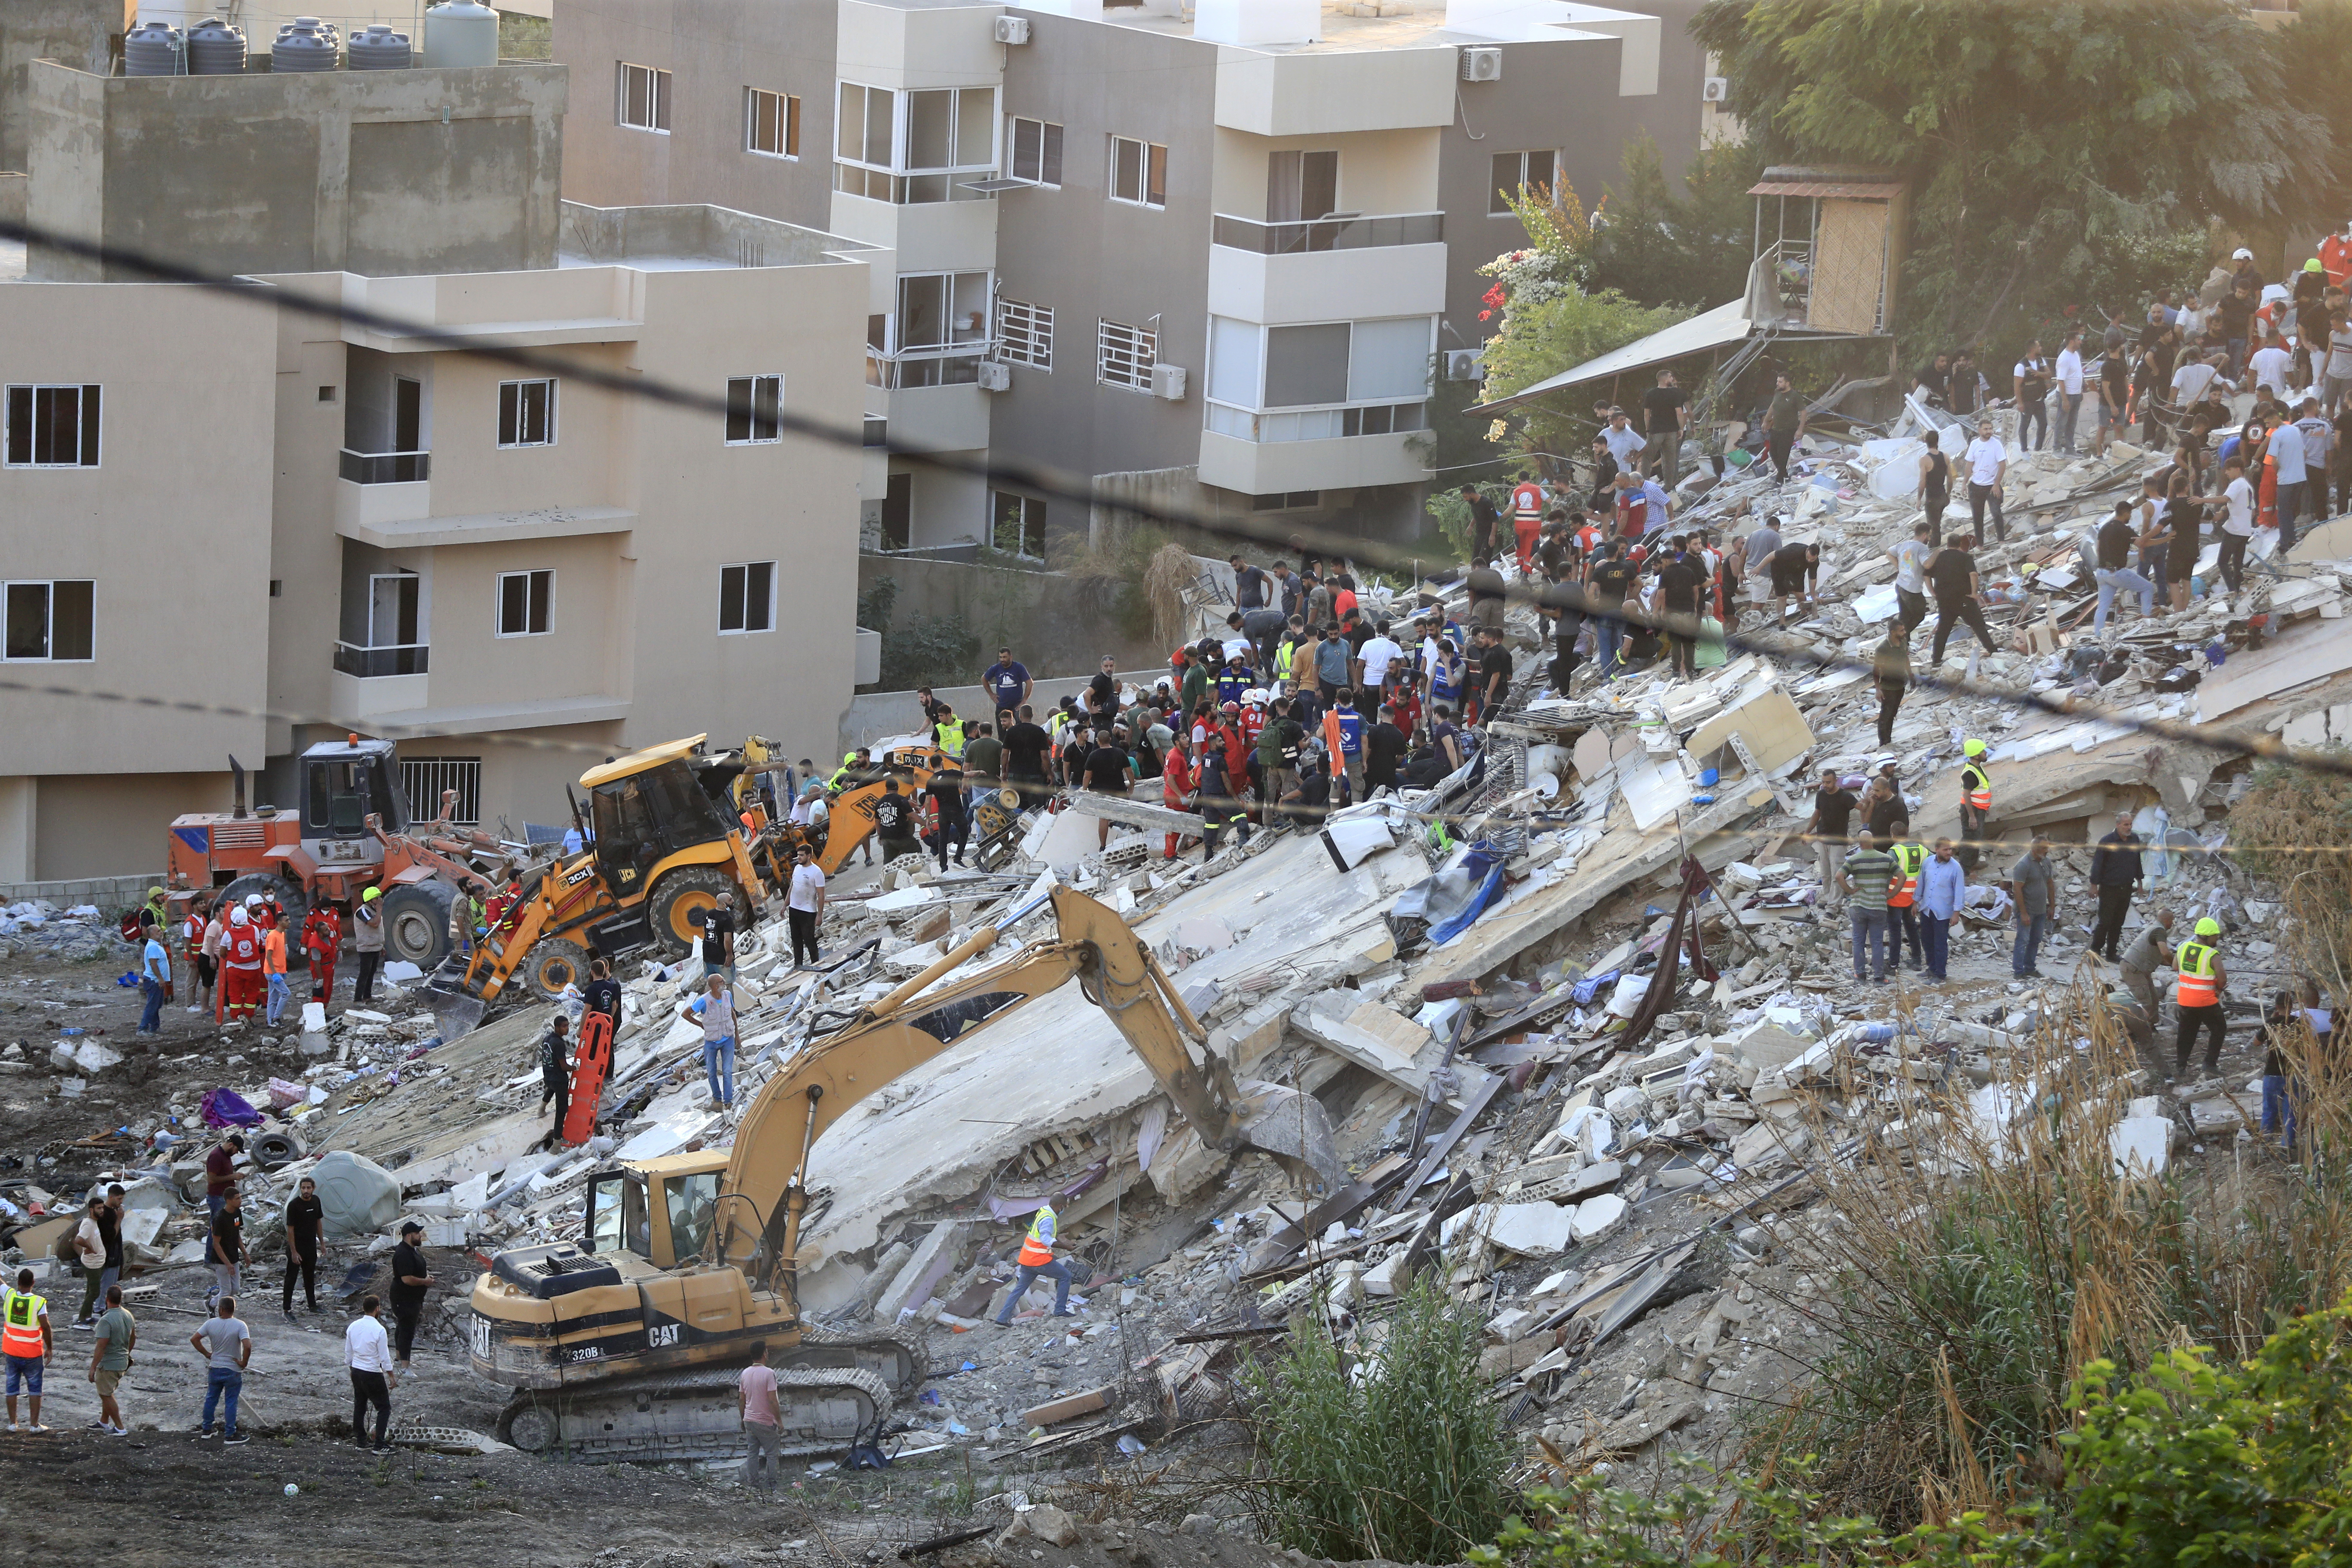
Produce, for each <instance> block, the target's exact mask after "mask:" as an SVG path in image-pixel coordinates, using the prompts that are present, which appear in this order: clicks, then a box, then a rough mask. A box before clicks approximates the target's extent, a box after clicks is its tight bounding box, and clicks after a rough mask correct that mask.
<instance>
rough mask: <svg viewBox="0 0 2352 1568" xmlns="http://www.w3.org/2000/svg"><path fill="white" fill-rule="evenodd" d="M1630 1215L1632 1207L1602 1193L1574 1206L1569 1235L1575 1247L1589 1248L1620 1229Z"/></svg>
mask: <svg viewBox="0 0 2352 1568" xmlns="http://www.w3.org/2000/svg"><path fill="white" fill-rule="evenodd" d="M1632 1213H1633V1209H1632V1206H1631V1205H1628V1204H1627V1203H1626V1202H1625V1200H1624V1199H1623V1198H1621V1197H1619V1196H1618V1195H1617V1194H1614V1193H1603V1194H1601V1195H1600V1196H1599V1197H1596V1198H1587V1199H1585V1200H1584V1201H1583V1202H1582V1203H1580V1204H1579V1205H1576V1217H1575V1219H1574V1220H1573V1221H1571V1222H1570V1226H1569V1233H1570V1236H1571V1237H1573V1238H1574V1240H1575V1242H1576V1245H1577V1246H1579V1247H1590V1246H1591V1245H1592V1244H1593V1243H1594V1242H1596V1241H1601V1240H1605V1239H1606V1238H1607V1237H1611V1236H1613V1235H1615V1234H1616V1233H1617V1232H1618V1231H1619V1230H1621V1229H1622V1228H1623V1227H1624V1226H1625V1223H1626V1220H1627V1218H1628V1216H1629V1215H1631V1214H1632Z"/></svg>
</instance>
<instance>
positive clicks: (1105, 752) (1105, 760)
mask: <svg viewBox="0 0 2352 1568" xmlns="http://www.w3.org/2000/svg"><path fill="white" fill-rule="evenodd" d="M1134 778H1135V759H1134V758H1132V757H1130V756H1129V755H1128V754H1127V748H1126V747H1124V746H1121V745H1119V744H1118V737H1117V735H1116V734H1115V733H1114V732H1113V731H1108V730H1106V731H1103V735H1102V743H1101V744H1099V745H1097V746H1096V747H1095V748H1094V750H1092V751H1090V752H1087V760H1086V779H1087V789H1089V790H1091V791H1093V792H1094V793H1095V794H1097V795H1117V796H1118V798H1119V799H1121V800H1125V799H1126V798H1127V795H1128V785H1129V784H1131V783H1132V782H1133V781H1134ZM1109 844H1110V818H1109V817H1108V816H1106V817H1103V818H1102V819H1100V820H1099V821H1097V823H1096V824H1095V846H1096V847H1097V848H1107V847H1109Z"/></svg>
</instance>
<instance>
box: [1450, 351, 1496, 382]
mask: <svg viewBox="0 0 2352 1568" xmlns="http://www.w3.org/2000/svg"><path fill="white" fill-rule="evenodd" d="M1445 379H1446V380H1448V381H1484V380H1486V356H1485V355H1484V354H1482V353H1479V352H1478V351H1477V350H1476V349H1447V350H1446V351H1445Z"/></svg>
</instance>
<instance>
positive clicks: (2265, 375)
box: [2246, 335, 2294, 402]
mask: <svg viewBox="0 0 2352 1568" xmlns="http://www.w3.org/2000/svg"><path fill="white" fill-rule="evenodd" d="M2293 369H2294V354H2293V353H2289V352H2288V350H2287V346H2286V342H2285V340H2284V339H2282V338H2279V337H2277V336H2275V335H2273V336H2272V337H2271V338H2270V339H2268V340H2267V341H2265V342H2263V346H2262V347H2260V348H2258V349H2256V350H2255V351H2254V353H2253V356H2252V358H2251V359H2249V360H2248V361H2247V362H2246V372H2247V375H2248V378H2249V379H2250V380H2252V382H2253V384H2254V386H2255V389H2256V390H2257V391H2262V392H2267V393H2269V394H2270V395H2272V396H2273V397H2275V398H2278V399H2279V400H2280V401H2282V402H2284V400H2285V398H2286V378H2287V374H2288V373H2289V372H2290V371H2292V370H2293Z"/></svg>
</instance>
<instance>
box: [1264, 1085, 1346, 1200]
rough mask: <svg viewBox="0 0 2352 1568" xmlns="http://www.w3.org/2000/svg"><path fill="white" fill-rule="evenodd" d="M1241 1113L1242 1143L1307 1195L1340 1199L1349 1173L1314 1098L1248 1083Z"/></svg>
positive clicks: (1328, 1124)
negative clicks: (1280, 1169)
mask: <svg viewBox="0 0 2352 1568" xmlns="http://www.w3.org/2000/svg"><path fill="white" fill-rule="evenodd" d="M1242 1092H1243V1095H1244V1099H1243V1100H1242V1104H1241V1108H1240V1113H1241V1114H1240V1119H1241V1124H1242V1142H1244V1144H1246V1145H1248V1146H1249V1147H1250V1148H1252V1149H1257V1150H1262V1151H1264V1152H1266V1153H1268V1154H1271V1155H1273V1156H1274V1158H1275V1160H1276V1162H1277V1163H1279V1164H1280V1165H1281V1166H1282V1167H1283V1169H1284V1170H1286V1171H1287V1172H1288V1173H1290V1176H1291V1178H1292V1180H1294V1181H1296V1182H1297V1183H1298V1184H1299V1185H1300V1186H1301V1187H1303V1188H1305V1189H1307V1191H1309V1192H1320V1193H1324V1194H1329V1193H1336V1192H1338V1191H1339V1189H1340V1187H1342V1186H1343V1185H1345V1184H1346V1183H1347V1179H1348V1172H1347V1168H1346V1167H1345V1166H1343V1165H1341V1164H1340V1163H1339V1148H1338V1146H1337V1145H1336V1144H1335V1143H1334V1142H1333V1141H1332V1137H1331V1119H1330V1117H1329V1116H1328V1115H1326V1114H1325V1113H1324V1110H1323V1105H1322V1102H1321V1101H1320V1100H1317V1099H1316V1098H1315V1097H1314V1096H1313V1095H1311V1094H1304V1093H1301V1092H1300V1091H1299V1090H1297V1089H1285V1088H1283V1087H1282V1086H1281V1085H1279V1084H1271V1083H1261V1082H1256V1081H1249V1082H1244V1084H1243V1085H1242Z"/></svg>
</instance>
